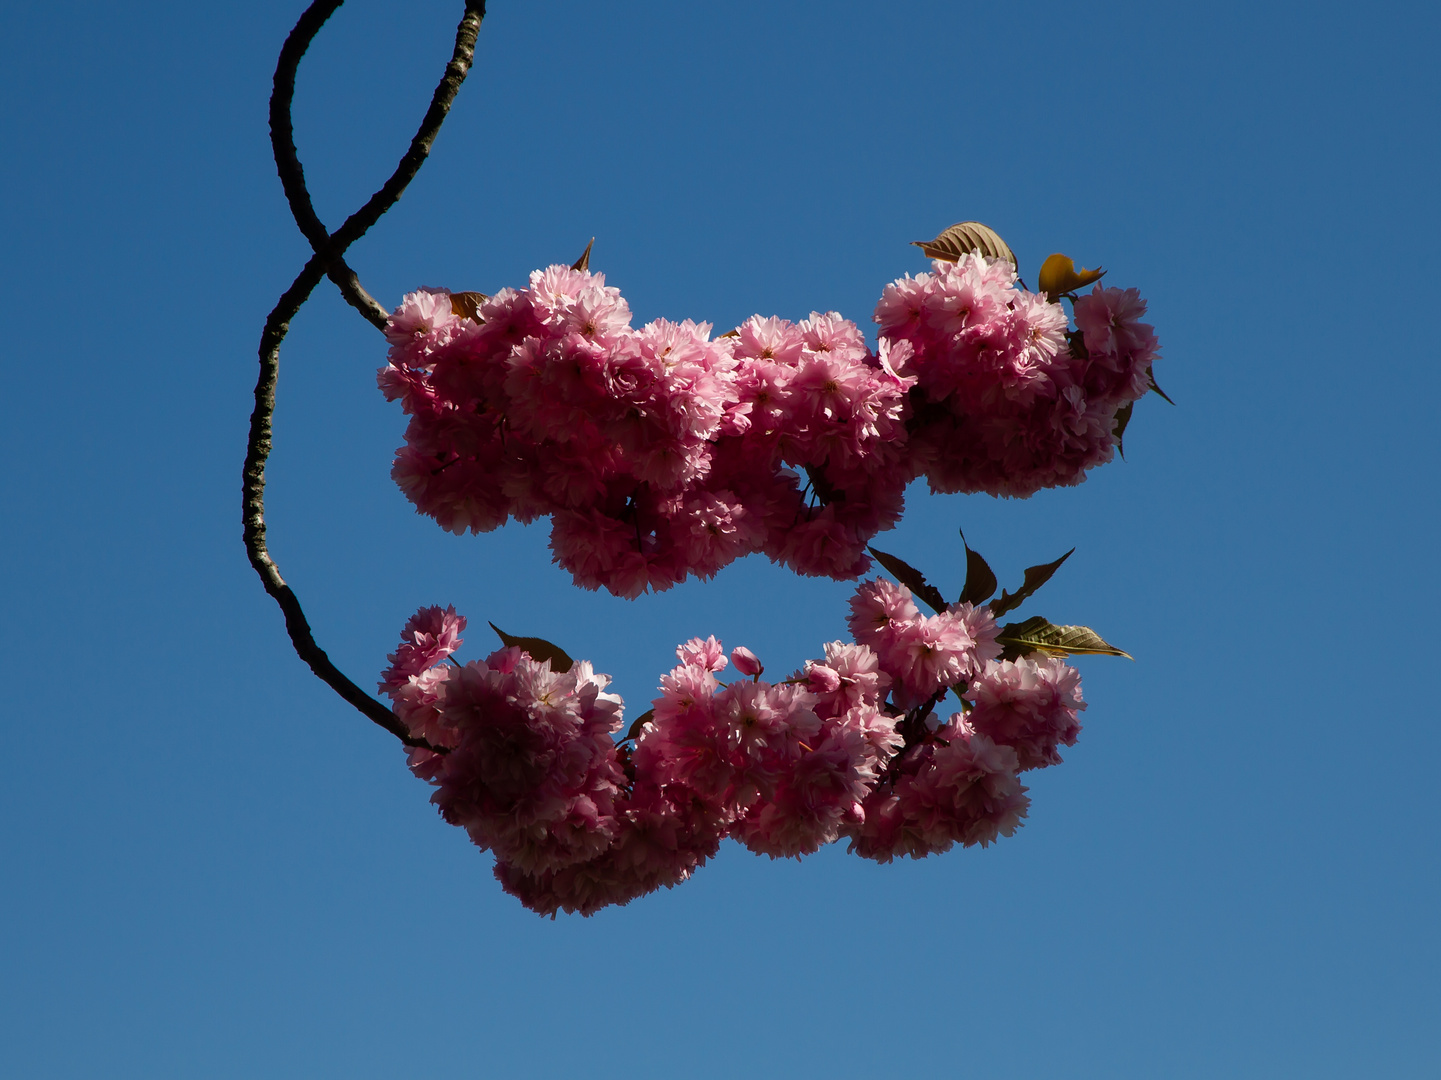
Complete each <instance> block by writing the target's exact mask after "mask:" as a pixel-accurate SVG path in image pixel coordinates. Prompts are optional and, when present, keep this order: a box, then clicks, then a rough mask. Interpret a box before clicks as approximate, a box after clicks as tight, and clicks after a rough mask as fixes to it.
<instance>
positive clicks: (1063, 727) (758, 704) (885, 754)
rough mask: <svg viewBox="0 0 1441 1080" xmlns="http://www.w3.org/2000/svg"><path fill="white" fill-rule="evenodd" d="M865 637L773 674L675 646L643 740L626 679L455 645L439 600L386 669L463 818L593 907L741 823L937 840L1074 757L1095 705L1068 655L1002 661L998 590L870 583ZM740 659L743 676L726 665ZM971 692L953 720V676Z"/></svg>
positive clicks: (773, 847) (870, 837)
mask: <svg viewBox="0 0 1441 1080" xmlns="http://www.w3.org/2000/svg"><path fill="white" fill-rule="evenodd" d="M851 608H852V615H851V619H850V625H851V629H852V633H853V635H854V637H855V638H856V640H855V641H853V642H841V641H834V642H831V643H829V644H828V645H826V646H825V649H824V656H823V657H821V658H818V659H815V660H812V661H810V662H808V663H807V664H806V665H805V667H804V668H803V669H802V670H801V671H799V672H796V673H795V674H794V675H792V676H791V677H790V678H788V679H785V680H782V681H780V682H775V683H772V682H768V681H765V680H764V679H762V678H761V676H762V675H763V674H764V668H763V666H762V665H761V663H760V661H759V660H758V659H757V657H756V656H755V655H754V654H753V653H751V652H750V650H748V649H744V648H738V649H735V650H734V651H732V652H731V654H730V659H729V661H727V657H726V654H725V652H724V650H723V648H722V646H721V644H720V643H719V642H718V641H717V640H716V639H715V638H714V637H711V638H707V639H704V640H702V639H700V638H695V639H692V640H691V641H688V642H686V643H685V644H684V645H681V646H680V647H679V648H678V649H677V650H676V654H677V658H678V660H679V661H680V662H679V663H678V664H677V665H676V667H674V668H673V669H672V670H671V671H670V672H669V673H667V674H666V675H665V676H663V677H662V679H661V685H660V696H659V697H657V698H656V699H655V701H654V703H653V705H654V708H653V709H652V711H651V713H650V714H649V716H648V717H647V718H643V721H644V722H642V723H640V724H639V725H637V726H636V727H634V728H632V735H633V736H634V742H633V745H631V746H627V745H626V744H627V743H629V742H630V741H631V740H630V739H629V738H628V739H625V740H622V741H621V743H620V744H617V743H616V742H615V741H614V737H615V736H616V735H617V734H618V733H619V732H620V729H621V724H622V708H623V706H622V703H621V700H620V698H618V697H616V696H615V695H613V694H609V693H607V692H606V687H607V685H608V683H609V679H608V678H607V677H606V676H604V675H598V674H596V673H595V671H594V670H593V669H592V668H591V665H590V664H589V663H588V662H585V661H581V662H578V663H576V664H575V665H574V666H572V667H571V669H570V670H569V671H565V672H557V671H555V670H554V669H553V668H552V665H551V662H550V661H549V660H546V661H536V660H535V659H533V658H532V657H531V656H530V655H529V654H528V653H526V652H524V651H522V650H521V649H518V648H514V647H511V648H504V649H500V650H499V651H497V652H495V653H494V654H492V655H491V656H489V657H487V658H486V659H485V660H482V661H472V662H471V663H469V664H466V665H464V666H463V667H462V666H459V665H455V664H450V665H447V664H446V663H445V661H446V660H447V659H448V658H449V657H450V655H451V653H452V652H453V651H454V650H455V648H456V647H457V646H458V645H459V644H460V633H461V631H463V630H464V628H465V619H464V618H463V617H462V616H459V615H457V614H456V613H455V610H454V609H453V608H447V609H444V610H442V609H440V608H438V607H435V608H423V609H421V610H420V611H419V612H417V613H416V614H415V616H413V617H412V618H411V620H410V621H409V622H408V623H407V624H406V626H405V629H404V631H403V632H402V635H401V645H400V647H399V648H398V649H397V650H396V652H395V653H393V654H392V655H391V657H390V661H391V663H390V667H389V668H388V669H387V670H386V671H385V672H384V674H383V675H382V677H381V683H380V686H381V690H382V691H384V692H385V693H386V694H388V695H389V696H390V697H391V700H392V703H393V708H394V711H395V714H396V715H397V716H398V717H399V718H400V719H401V721H402V722H403V723H404V724H405V725H406V728H407V729H408V730H409V731H410V732H411V734H412V735H414V736H416V737H418V738H424V739H425V740H426V741H427V742H428V743H430V745H431V746H432V747H435V748H437V749H436V750H425V749H419V750H414V751H412V753H411V768H412V769H413V770H414V771H415V773H416V774H417V775H418V776H421V777H423V778H424V779H427V780H429V781H430V782H431V783H432V784H434V785H435V787H436V791H435V794H434V795H433V797H432V801H433V802H434V803H435V804H436V806H437V807H438V808H439V810H440V812H441V814H442V815H443V816H444V817H445V819H446V820H447V821H449V822H451V823H452V824H455V825H459V826H461V827H463V828H465V829H466V831H467V832H468V833H469V834H470V837H471V839H472V840H473V841H474V842H475V843H476V844H477V845H478V846H479V847H480V848H481V849H483V850H490V851H493V852H494V853H495V855H496V868H495V873H496V876H497V877H498V878H499V879H500V881H501V882H502V884H503V885H504V887H505V888H506V889H507V891H509V892H511V893H513V894H514V895H516V896H518V897H519V898H520V899H521V900H522V902H524V903H525V904H526V905H527V906H528V907H530V908H532V909H533V910H536V911H539V912H542V913H545V914H553V913H555V912H556V911H558V910H561V909H564V910H566V911H579V912H582V913H584V914H590V913H592V912H594V911H596V910H598V909H600V908H602V907H604V906H606V905H608V904H618V903H625V902H627V901H629V900H631V899H633V898H634V897H636V896H641V895H643V894H645V893H648V892H651V891H653V890H655V889H657V888H660V887H661V886H663V885H664V886H667V887H669V886H672V885H675V884H677V883H679V882H681V881H684V880H685V879H686V878H687V877H689V875H690V874H691V873H692V872H693V871H694V870H695V869H696V868H697V867H699V866H700V865H701V864H702V863H704V862H705V861H706V860H707V859H709V858H710V857H711V856H713V855H714V854H715V852H716V850H717V848H718V847H719V844H720V842H721V840H722V839H724V838H725V837H727V836H729V837H732V838H734V839H736V840H738V841H739V842H740V843H742V844H744V845H745V846H746V847H748V848H750V849H751V850H752V851H755V852H758V853H761V854H765V855H769V856H771V857H772V858H778V857H790V856H794V857H800V856H802V855H806V854H809V853H811V852H814V851H816V850H817V849H819V848H820V847H821V846H823V845H825V844H828V843H831V842H833V841H835V840H837V839H839V838H841V837H846V838H848V839H849V840H850V845H851V850H852V851H854V852H857V853H858V854H860V855H863V856H865V857H866V858H872V859H877V860H879V861H882V862H889V861H890V860H891V859H893V858H896V857H898V856H910V857H914V858H918V857H921V856H924V855H928V854H931V853H934V852H940V851H945V850H947V849H948V848H950V847H951V846H953V845H954V844H957V843H960V844H965V845H971V844H982V845H984V844H988V843H990V842H991V841H993V840H995V839H996V838H997V837H998V836H1003V835H1004V836H1008V835H1010V834H1011V833H1012V832H1014V831H1015V829H1016V828H1017V826H1018V825H1019V824H1020V821H1021V818H1022V817H1023V816H1024V815H1025V812H1026V808H1027V806H1028V799H1027V797H1026V794H1025V790H1026V789H1025V788H1024V787H1023V786H1022V785H1021V783H1020V780H1019V773H1020V772H1022V771H1024V770H1026V769H1031V768H1038V767H1041V766H1045V765H1050V764H1055V763H1057V762H1059V761H1060V756H1059V754H1058V753H1057V747H1059V746H1069V745H1071V744H1073V743H1074V742H1075V741H1076V735H1077V733H1078V732H1079V730H1080V724H1079V722H1078V719H1077V716H1078V713H1079V711H1080V710H1082V709H1084V708H1085V704H1084V702H1083V701H1082V700H1081V694H1080V677H1079V675H1077V673H1076V672H1075V670H1074V669H1073V668H1070V667H1068V666H1067V665H1065V664H1063V663H1062V662H1061V661H1059V660H1037V659H1032V658H1021V659H1019V660H1016V661H998V660H997V659H996V657H997V655H998V653H999V648H998V646H997V644H996V632H997V631H996V626H995V621H994V620H993V619H992V618H991V616H990V613H989V611H987V610H986V609H974V608H972V607H971V605H969V604H959V605H955V606H953V607H952V608H951V609H950V610H948V611H946V612H943V613H941V614H939V615H936V616H932V617H929V618H928V617H925V616H922V615H921V614H920V612H919V611H918V610H917V609H916V606H915V604H914V602H913V601H912V598H911V594H910V592H909V590H907V589H906V588H904V587H902V586H895V585H891V584H890V583H888V582H884V581H872V582H867V583H865V584H863V585H862V586H861V587H860V589H859V590H858V591H857V593H856V596H855V597H854V599H853V600H852V603H851ZM728 663H729V664H733V665H734V667H735V670H736V671H737V672H738V673H739V675H740V676H741V677H740V678H739V679H736V680H733V681H730V682H728V683H727V682H724V681H722V680H721V679H720V678H719V677H718V676H719V674H720V673H721V672H723V671H724V670H725V668H726V667H727V666H728ZM953 689H954V690H955V691H956V692H957V693H959V694H961V695H962V696H963V698H964V699H965V701H966V702H967V703H968V706H969V711H967V712H964V713H956V714H954V715H952V716H951V718H950V720H949V721H947V722H945V723H942V722H940V721H939V719H938V718H937V717H935V716H934V715H933V714H932V708H933V706H934V705H935V704H936V703H937V702H938V701H939V700H940V699H941V698H942V697H943V696H944V695H945V694H946V693H947V692H948V691H950V690H953Z"/></svg>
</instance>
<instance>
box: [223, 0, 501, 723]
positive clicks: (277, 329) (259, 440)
mask: <svg viewBox="0 0 1441 1080" xmlns="http://www.w3.org/2000/svg"><path fill="white" fill-rule="evenodd" d="M339 6H340V2H339V0H336V2H334V3H333V4H332V3H330V0H324V2H318V3H316V4H313V5H312V6H311V7H310V8H309V9H307V11H306V13H305V15H302V16H301V19H302V22H303V21H304V20H305V19H307V18H311V19H314V20H316V21H315V24H314V28H313V29H310V30H309V31H308V33H307V34H306V35H305V36H304V37H303V44H302V45H300V46H299V51H298V53H297V55H296V63H299V56H300V55H301V54H303V53H304V51H305V50H304V45H308V44H309V41H310V39H311V38H313V37H314V36H315V33H316V32H317V31H318V30H319V28H320V25H321V24H323V23H324V21H325V19H326V18H327V17H328V16H329V15H330V13H331V12H333V11H334V10H335V8H337V7H339ZM327 7H328V10H326V8H327ZM322 12H323V14H322ZM484 17H485V0H466V4H465V15H464V16H463V17H462V18H461V20H460V26H459V27H458V28H457V29H456V33H455V50H454V52H453V53H452V55H451V59H450V63H449V64H447V65H446V68H445V74H444V76H443V77H442V78H441V80H440V84H439V85H438V86H437V87H436V89H435V94H434V95H433V96H432V98H431V102H430V108H429V109H428V110H427V111H426V114H425V118H424V120H422V121H421V125H420V130H419V131H417V132H416V135H415V138H414V139H412V140H411V142H410V149H409V150H407V151H406V153H405V156H404V157H402V158H401V159H400V164H399V165H397V166H396V169H395V171H394V172H393V173H392V174H391V176H390V179H389V180H387V181H386V182H385V184H384V185H383V186H382V187H381V189H380V190H379V191H377V192H376V193H375V194H374V195H373V196H371V198H370V201H369V202H367V203H366V204H365V205H364V206H363V207H361V208H360V209H359V210H357V211H356V212H355V213H354V214H351V215H350V217H349V218H347V219H346V221H345V224H344V225H342V226H341V227H340V228H339V229H338V230H336V232H334V233H332V234H330V235H329V236H327V237H326V238H325V243H324V245H323V249H320V250H317V251H316V253H315V255H314V256H312V257H311V259H310V261H309V262H308V263H306V264H305V268H304V269H303V270H301V271H300V274H299V276H298V277H296V279H295V281H294V282H293V283H292V284H291V286H290V288H288V289H287V290H285V293H284V295H283V296H281V298H280V300H279V302H277V303H276V305H275V308H274V309H273V310H272V311H271V312H270V315H269V317H268V318H267V319H266V320H265V329H264V331H263V332H262V333H261V336H260V377H259V378H258V379H257V381H256V383H255V410H254V412H252V413H251V415H250V436H249V439H248V441H247V444H246V453H245V468H244V472H243V475H242V500H241V502H242V505H241V510H242V522H243V524H244V534H245V550H246V553H247V554H248V555H249V557H250V565H251V566H253V567H254V568H255V572H256V573H257V574H259V575H260V580H261V582H262V583H263V584H264V586H265V591H266V592H267V593H269V594H270V595H271V596H272V597H274V599H275V602H276V603H277V604H279V605H280V610H281V612H282V613H283V614H284V616H285V629H286V631H287V632H288V633H289V635H290V642H291V644H292V645H293V646H294V648H295V652H296V655H298V656H299V657H300V658H301V659H302V660H304V661H305V663H306V664H308V665H309V666H310V670H311V671H313V672H315V674H316V675H317V676H318V677H319V678H320V679H321V680H322V681H324V682H325V683H326V684H327V685H328V686H330V687H331V689H333V690H334V691H335V692H336V693H338V694H339V695H340V696H341V697H342V698H344V699H345V700H346V701H348V702H349V703H350V704H351V705H353V706H355V708H356V709H358V710H359V711H360V712H362V713H363V714H364V715H365V716H367V717H368V718H369V719H371V720H373V721H374V722H375V723H377V724H379V725H380V726H381V727H383V728H385V730H386V731H389V732H390V733H391V734H393V735H395V736H396V737H397V738H398V739H400V741H401V742H403V743H405V744H406V745H407V746H416V747H422V748H424V749H429V750H438V751H441V752H443V751H444V748H443V747H433V746H431V745H430V744H429V743H428V742H426V741H425V740H424V739H416V738H414V737H412V736H411V735H410V733H409V732H408V731H407V730H406V729H405V726H404V725H403V724H401V723H400V721H399V719H398V718H397V717H396V716H395V714H394V713H393V712H392V711H391V710H390V709H388V708H386V707H385V706H384V705H383V704H381V703H380V702H379V701H377V700H376V699H375V698H373V697H371V696H370V695H369V694H367V693H366V692H365V691H363V690H361V689H360V687H358V686H356V685H355V683H353V682H351V680H350V679H348V678H347V677H346V676H345V675H344V674H343V673H342V672H341V671H340V669H339V668H337V667H336V666H335V665H334V664H333V663H332V662H331V660H330V657H329V656H327V655H326V653H325V650H323V649H322V648H321V647H320V646H319V645H318V644H316V641H315V637H314V635H313V634H312V633H311V630H310V624H309V622H308V621H307V620H306V618H305V612H304V611H303V610H302V609H301V606H300V601H299V599H297V597H296V595H295V593H294V592H293V591H292V590H291V588H290V586H289V585H287V584H286V583H285V579H284V578H282V577H281V576H280V570H279V568H278V567H277V566H276V565H275V560H273V559H272V558H271V557H270V552H269V550H268V549H267V547H266V542H265V464H266V461H267V460H268V459H269V457H270V450H271V433H272V421H273V418H274V415H275V386H276V381H277V379H278V378H279V373H280V344H281V342H282V341H284V340H285V335H286V334H287V333H288V332H289V331H290V320H291V319H293V318H294V317H295V315H296V313H297V312H299V311H300V308H301V306H302V305H303V304H304V303H305V302H306V300H308V299H309V298H310V294H311V293H312V292H314V291H315V287H316V286H317V285H318V284H320V279H321V278H322V277H324V276H325V275H326V272H327V268H329V267H332V266H336V265H337V264H338V261H339V260H340V259H341V256H343V255H344V253H345V251H346V249H347V248H349V247H350V245H351V244H353V243H355V241H356V240H359V239H360V237H361V236H363V235H365V231H366V230H367V229H369V228H370V226H371V225H373V224H375V222H376V221H378V220H379V219H380V216H381V215H382V214H384V213H385V212H386V211H387V210H389V209H390V207H391V206H393V205H394V204H395V201H396V200H397V199H399V198H400V196H401V193H402V192H404V190H405V187H406V185H407V184H409V183H410V181H411V179H412V178H413V177H414V176H415V174H416V172H418V171H419V169H420V166H421V165H422V164H424V162H425V159H426V156H427V155H428V154H429V153H430V147H431V144H432V143H433V142H434V141H435V136H436V133H437V132H438V131H439V130H440V126H441V124H443V123H444V122H445V117H446V115H447V114H448V113H449V111H450V104H451V102H452V101H454V100H455V95H456V93H457V92H458V91H459V90H460V86H461V83H463V82H464V81H465V76H466V74H467V72H469V70H470V66H471V63H472V62H473V60H474V58H475V39H476V34H477V33H478V32H479V30H480V23H481V20H482V19H483V18H484ZM300 34H301V29H300V27H299V26H297V29H296V30H295V31H292V32H291V36H290V38H289V39H287V42H286V47H287V48H288V47H290V44H291V42H292V41H297V42H298V41H302V37H301V36H298V35H300ZM282 66H283V63H282ZM276 79H277V85H278V84H279V82H280V75H279V72H277V76H276ZM293 81H294V72H293V69H292V72H291V85H292V87H293ZM287 101H288V99H287ZM288 111H289V110H288V108H287V109H286V110H285V112H286V114H287V117H286V118H287V121H288ZM272 119H273V116H272ZM291 148H292V154H293V143H291ZM277 164H279V163H278V162H277ZM299 167H300V166H299V162H298V161H296V162H295V168H296V169H297V170H298V169H299ZM283 181H284V175H283V166H282V182H283ZM302 190H303V184H302ZM306 201H307V203H308V196H307V200H306ZM294 205H295V204H294V202H292V208H294ZM311 216H312V217H313V216H314V211H313V210H311ZM299 219H300V215H299V214H298V213H297V221H298V220H299ZM317 222H318V219H317ZM302 228H304V226H302ZM357 287H358V283H357ZM342 288H343V286H342Z"/></svg>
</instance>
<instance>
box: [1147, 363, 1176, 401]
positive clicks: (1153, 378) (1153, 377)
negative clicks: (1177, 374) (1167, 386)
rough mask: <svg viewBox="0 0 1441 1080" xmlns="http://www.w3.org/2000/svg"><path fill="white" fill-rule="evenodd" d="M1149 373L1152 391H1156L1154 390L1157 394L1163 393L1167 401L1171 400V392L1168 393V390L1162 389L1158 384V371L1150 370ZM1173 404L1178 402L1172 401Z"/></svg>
mask: <svg viewBox="0 0 1441 1080" xmlns="http://www.w3.org/2000/svg"><path fill="white" fill-rule="evenodd" d="M1147 374H1148V376H1149V378H1150V380H1151V389H1152V391H1154V392H1155V393H1157V394H1160V395H1161V396H1162V397H1163V398H1165V399H1166V400H1167V401H1171V396H1170V395H1169V394H1167V393H1166V391H1164V390H1162V389H1161V388H1160V387H1159V386H1157V385H1156V373H1155V372H1154V371H1151V372H1148V373H1147ZM1171 404H1172V405H1174V404H1176V403H1175V402H1174V401H1171Z"/></svg>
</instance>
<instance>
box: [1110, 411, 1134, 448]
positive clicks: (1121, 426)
mask: <svg viewBox="0 0 1441 1080" xmlns="http://www.w3.org/2000/svg"><path fill="white" fill-rule="evenodd" d="M1135 408H1136V403H1135V402H1134V401H1128V402H1126V404H1124V405H1122V406H1121V407H1120V408H1119V409H1117V410H1116V426H1115V427H1114V428H1112V429H1111V434H1112V435H1114V436H1116V449H1117V450H1119V451H1120V452H1121V460H1122V461H1125V460H1126V444H1125V443H1124V442H1123V441H1122V437H1123V436H1124V435H1125V434H1126V428H1127V426H1129V424H1130V423H1131V413H1132V411H1133V410H1134V409H1135Z"/></svg>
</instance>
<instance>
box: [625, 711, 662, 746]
mask: <svg viewBox="0 0 1441 1080" xmlns="http://www.w3.org/2000/svg"><path fill="white" fill-rule="evenodd" d="M654 716H655V710H654V709H647V710H646V711H645V712H643V713H641V714H640V715H639V716H637V717H636V718H635V723H633V724H631V726H630V730H629V731H627V732H626V733H625V738H624V739H622V740H621V742H629V741H631V740H632V739H639V738H640V729H641V728H643V727H645V726H646V724H647V723H649V722H650V721H651V719H652V718H654Z"/></svg>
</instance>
